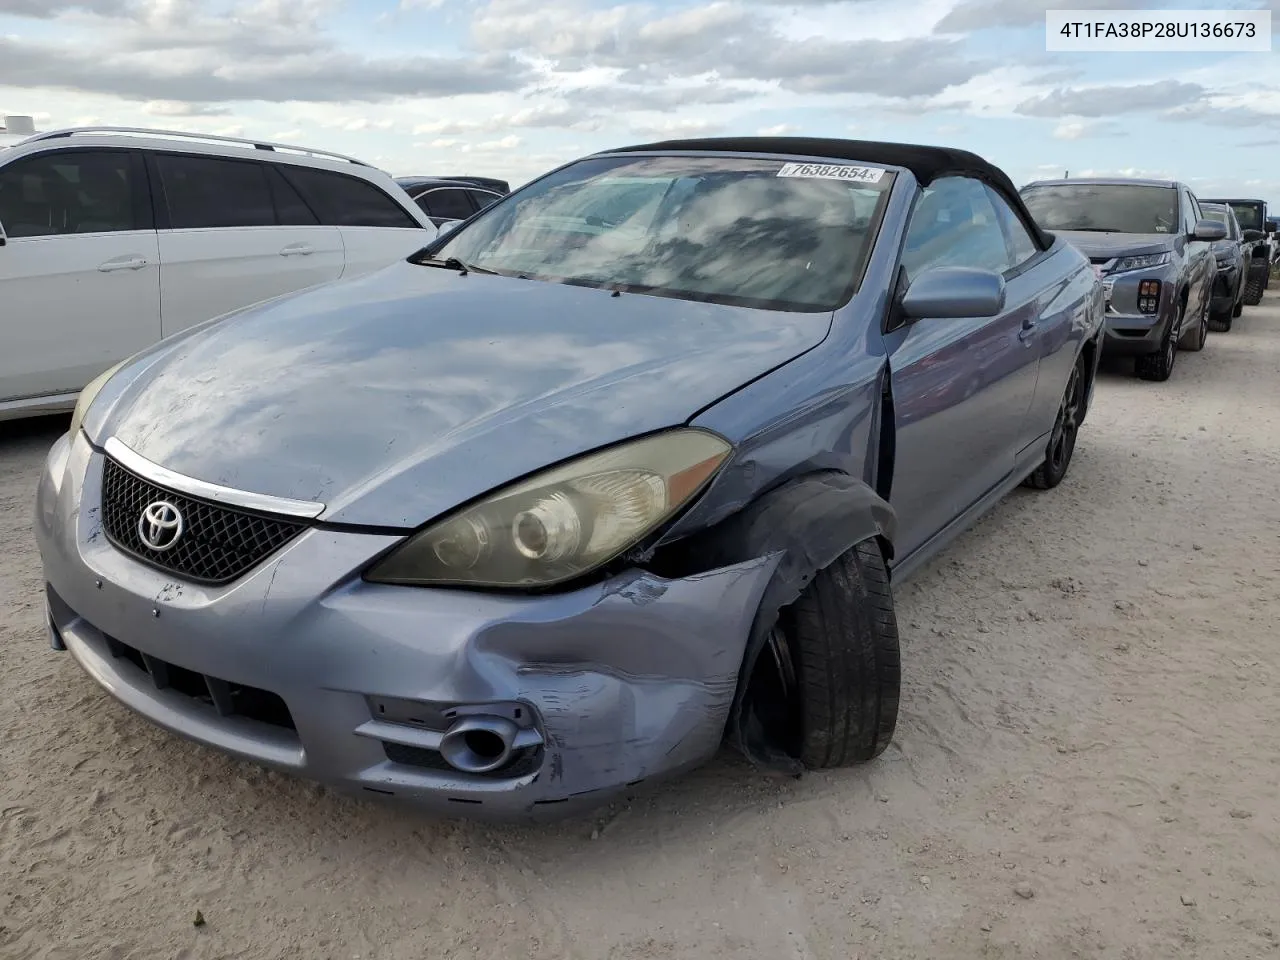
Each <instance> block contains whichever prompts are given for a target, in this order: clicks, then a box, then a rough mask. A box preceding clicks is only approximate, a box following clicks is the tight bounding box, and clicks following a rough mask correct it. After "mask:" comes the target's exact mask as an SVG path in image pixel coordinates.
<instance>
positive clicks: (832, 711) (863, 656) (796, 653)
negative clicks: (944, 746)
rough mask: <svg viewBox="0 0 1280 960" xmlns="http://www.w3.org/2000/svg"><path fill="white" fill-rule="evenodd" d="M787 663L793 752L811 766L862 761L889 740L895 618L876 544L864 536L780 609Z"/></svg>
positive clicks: (897, 688)
mask: <svg viewBox="0 0 1280 960" xmlns="http://www.w3.org/2000/svg"><path fill="white" fill-rule="evenodd" d="M773 642H774V644H775V645H777V644H779V643H781V644H782V645H783V647H784V649H783V653H784V656H786V657H787V658H788V659H789V660H790V664H791V666H792V667H793V677H792V678H791V679H792V682H793V683H794V691H795V692H794V701H795V704H796V706H797V707H798V714H799V718H798V719H799V730H798V733H799V743H798V755H799V757H800V761H801V762H802V763H803V764H804V765H805V766H806V767H809V768H811V769H821V768H827V767H843V766H848V765H850V764H854V763H863V762H865V761H867V760H871V759H873V758H875V757H877V756H879V755H880V754H881V753H883V752H884V749H885V748H886V747H887V746H888V745H889V742H890V741H891V740H892V739H893V732H894V729H895V728H896V726H897V722H898V701H899V699H900V696H901V687H902V657H901V651H900V648H899V643H898V622H897V619H896V617H895V615H894V611H893V592H892V590H891V588H890V585H889V571H888V569H887V567H886V566H885V562H884V557H883V556H882V555H881V553H880V546H879V544H878V543H877V542H876V541H875V540H874V539H871V540H864V541H862V542H861V543H859V544H857V545H856V546H854V547H853V548H852V549H850V550H848V551H847V552H845V553H844V554H842V555H841V556H840V557H839V558H837V559H836V561H835V562H834V563H832V564H831V565H830V566H828V567H825V568H824V569H822V570H820V571H819V572H818V574H817V575H816V576H815V577H814V578H813V581H812V582H811V583H810V584H809V586H808V587H806V588H805V590H804V592H803V593H802V594H801V595H800V597H799V599H797V600H796V602H795V603H793V604H792V605H791V606H789V607H786V608H784V609H783V610H782V611H781V613H780V614H779V618H778V626H777V628H775V636H774V638H773Z"/></svg>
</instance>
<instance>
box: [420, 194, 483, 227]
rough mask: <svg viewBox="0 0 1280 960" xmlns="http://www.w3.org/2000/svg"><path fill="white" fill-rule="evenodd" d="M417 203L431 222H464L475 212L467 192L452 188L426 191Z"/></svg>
mask: <svg viewBox="0 0 1280 960" xmlns="http://www.w3.org/2000/svg"><path fill="white" fill-rule="evenodd" d="M419 203H420V204H422V208H423V209H424V210H426V211H427V216H429V217H431V219H432V220H436V219H439V220H465V219H467V217H469V216H471V215H472V214H473V213H475V212H476V210H475V207H473V206H471V198H470V197H469V196H468V193H467V191H466V190H457V189H454V188H452V187H448V188H445V189H441V190H428V191H427V192H426V193H425V194H423V195H422V196H421V197H420V198H419ZM437 226H439V224H437Z"/></svg>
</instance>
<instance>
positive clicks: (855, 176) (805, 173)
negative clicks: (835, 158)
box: [778, 163, 884, 183]
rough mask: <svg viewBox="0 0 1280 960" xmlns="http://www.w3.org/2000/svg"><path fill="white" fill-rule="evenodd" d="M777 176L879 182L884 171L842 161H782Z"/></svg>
mask: <svg viewBox="0 0 1280 960" xmlns="http://www.w3.org/2000/svg"><path fill="white" fill-rule="evenodd" d="M778 176H780V177H811V178H815V179H818V180H852V181H853V182H854V183H879V182H880V180H881V178H882V177H884V171H883V170H881V169H879V168H878V167H851V166H848V165H847V164H843V163H784V164H783V165H782V169H781V170H779V171H778Z"/></svg>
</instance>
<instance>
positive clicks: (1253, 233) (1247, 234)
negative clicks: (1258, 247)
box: [1240, 229, 1266, 243]
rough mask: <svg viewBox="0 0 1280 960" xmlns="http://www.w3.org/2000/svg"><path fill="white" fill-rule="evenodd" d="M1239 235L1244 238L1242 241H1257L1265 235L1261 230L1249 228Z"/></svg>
mask: <svg viewBox="0 0 1280 960" xmlns="http://www.w3.org/2000/svg"><path fill="white" fill-rule="evenodd" d="M1240 236H1241V237H1243V238H1244V241H1245V242H1246V243H1257V242H1258V241H1259V240H1261V239H1262V238H1263V237H1265V236H1266V234H1265V233H1263V232H1262V231H1261V230H1253V229H1249V230H1245V231H1244V232H1243V233H1241V234H1240Z"/></svg>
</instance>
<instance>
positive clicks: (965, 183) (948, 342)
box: [886, 177, 1039, 558]
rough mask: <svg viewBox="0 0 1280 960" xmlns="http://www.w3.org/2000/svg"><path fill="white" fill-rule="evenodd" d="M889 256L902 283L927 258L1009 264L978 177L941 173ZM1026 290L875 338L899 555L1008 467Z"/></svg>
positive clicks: (1028, 300)
mask: <svg viewBox="0 0 1280 960" xmlns="http://www.w3.org/2000/svg"><path fill="white" fill-rule="evenodd" d="M901 263H902V266H903V268H904V270H905V272H906V275H907V278H908V282H909V281H910V280H911V279H914V278H915V277H918V276H920V274H921V273H923V272H924V271H925V270H927V269H929V268H931V267H936V266H963V267H976V268H980V269H985V270H992V271H995V272H997V273H1001V274H1004V273H1005V272H1007V271H1010V270H1012V269H1014V266H1015V265H1014V262H1013V257H1012V255H1011V253H1010V251H1009V246H1008V243H1007V241H1006V239H1005V234H1004V230H1003V228H1002V226H1001V224H1000V218H999V214H998V211H997V210H996V208H995V207H994V206H993V204H992V202H991V199H990V195H989V193H988V192H987V190H986V188H985V185H984V184H983V183H981V182H980V181H978V180H976V179H972V178H969V177H943V178H940V179H938V180H936V181H934V182H933V183H931V184H930V185H929V186H928V187H926V188H925V189H924V190H923V191H922V193H921V196H920V197H919V198H918V200H917V203H916V207H915V210H914V211H913V213H912V217H911V222H910V226H909V227H908V230H907V235H906V239H905V242H904V245H903V252H902V258H901ZM1034 293H1035V291H1034V290H1033V289H1032V288H1031V287H1030V286H1029V285H1028V284H1025V283H1022V282H1021V281H1019V280H1018V279H1016V278H1015V279H1014V280H1013V281H1011V282H1009V283H1008V285H1007V302H1006V306H1005V309H1004V310H1003V311H1002V312H1001V313H999V314H998V315H996V316H994V317H972V318H959V319H931V318H922V319H916V320H913V321H911V322H910V323H909V324H907V325H906V326H904V327H902V328H900V329H898V330H895V331H892V332H891V333H890V334H889V335H888V336H887V337H886V345H887V347H888V350H889V371H890V380H891V388H892V396H893V409H894V420H895V436H894V468H893V484H892V489H891V492H890V502H891V504H892V505H893V507H894V509H895V511H896V512H897V515H898V524H899V527H898V544H897V546H898V549H899V551H900V556H901V557H903V558H905V557H906V556H908V555H910V554H912V553H914V552H915V551H916V550H918V549H919V548H920V547H922V546H924V545H925V544H926V543H928V541H929V540H931V539H932V538H933V537H934V536H935V535H937V534H938V533H940V532H941V531H942V530H943V529H944V528H945V527H946V526H947V525H948V524H950V523H951V522H952V521H953V520H955V519H957V518H958V517H959V516H960V515H961V514H963V513H964V512H965V511H966V510H967V509H968V508H969V507H971V506H973V505H974V504H975V503H976V502H977V501H978V500H980V499H981V498H982V496H983V495H984V494H986V493H987V492H988V491H990V490H991V489H992V488H994V487H996V486H997V485H998V484H999V483H1000V482H1001V481H1002V480H1004V479H1005V478H1006V477H1007V476H1008V475H1009V474H1010V473H1011V472H1012V470H1013V467H1014V462H1015V456H1016V454H1017V452H1018V449H1019V448H1020V446H1021V443H1022V437H1023V434H1024V422H1025V420H1026V417H1027V413H1028V410H1029V408H1030V405H1031V401H1032V398H1033V397H1034V395H1035V388H1036V378H1037V373H1038V367H1039V349H1038V347H1039V341H1038V336H1039V331H1037V330H1036V329H1035V322H1034V318H1035V314H1036V312H1037V311H1038V309H1039V307H1038V304H1037V302H1036V300H1035V296H1034Z"/></svg>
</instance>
